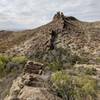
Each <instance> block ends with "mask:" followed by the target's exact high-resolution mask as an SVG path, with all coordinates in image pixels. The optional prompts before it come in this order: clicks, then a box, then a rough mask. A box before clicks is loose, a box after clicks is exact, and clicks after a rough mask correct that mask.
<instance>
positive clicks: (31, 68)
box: [24, 61, 44, 74]
mask: <svg viewBox="0 0 100 100" xmlns="http://www.w3.org/2000/svg"><path fill="white" fill-rule="evenodd" d="M43 69H44V65H43V64H41V63H38V62H33V61H28V62H27V63H26V65H25V68H24V71H25V72H27V73H34V74H42V71H43Z"/></svg>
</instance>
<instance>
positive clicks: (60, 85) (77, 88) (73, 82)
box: [51, 71, 96, 100]
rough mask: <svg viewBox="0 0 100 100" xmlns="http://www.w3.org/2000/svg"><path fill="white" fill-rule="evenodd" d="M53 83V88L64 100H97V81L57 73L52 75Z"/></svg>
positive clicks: (60, 72)
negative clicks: (95, 99)
mask: <svg viewBox="0 0 100 100" xmlns="http://www.w3.org/2000/svg"><path fill="white" fill-rule="evenodd" d="M51 81H52V83H53V88H55V90H56V92H57V94H58V95H59V96H60V97H62V98H63V100H94V98H96V81H95V80H93V79H91V78H90V77H88V76H70V75H68V74H67V73H65V72H62V71H57V72H55V73H54V74H52V76H51ZM91 98H92V99H91Z"/></svg>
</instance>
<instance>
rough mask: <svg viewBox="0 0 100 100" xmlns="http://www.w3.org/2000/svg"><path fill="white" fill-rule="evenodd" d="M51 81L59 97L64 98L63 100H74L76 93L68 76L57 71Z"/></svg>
mask: <svg viewBox="0 0 100 100" xmlns="http://www.w3.org/2000/svg"><path fill="white" fill-rule="evenodd" d="M51 80H52V82H53V86H54V88H55V89H56V92H57V95H58V96H60V97H61V98H63V100H70V98H72V96H73V94H74V91H73V87H72V80H71V77H70V76H69V75H68V74H66V73H64V72H62V71H57V72H56V73H54V74H53V75H52V78H51Z"/></svg>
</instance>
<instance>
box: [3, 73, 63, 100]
mask: <svg viewBox="0 0 100 100" xmlns="http://www.w3.org/2000/svg"><path fill="white" fill-rule="evenodd" d="M4 100H61V99H60V98H59V97H57V96H55V95H53V94H52V93H50V92H49V91H48V86H47V85H46V83H45V81H44V80H43V79H42V78H41V77H40V75H36V74H28V73H26V74H22V75H21V76H20V77H18V78H17V79H16V80H14V82H13V85H12V87H11V89H10V94H9V95H8V96H7V97H6V98H5V99H4Z"/></svg>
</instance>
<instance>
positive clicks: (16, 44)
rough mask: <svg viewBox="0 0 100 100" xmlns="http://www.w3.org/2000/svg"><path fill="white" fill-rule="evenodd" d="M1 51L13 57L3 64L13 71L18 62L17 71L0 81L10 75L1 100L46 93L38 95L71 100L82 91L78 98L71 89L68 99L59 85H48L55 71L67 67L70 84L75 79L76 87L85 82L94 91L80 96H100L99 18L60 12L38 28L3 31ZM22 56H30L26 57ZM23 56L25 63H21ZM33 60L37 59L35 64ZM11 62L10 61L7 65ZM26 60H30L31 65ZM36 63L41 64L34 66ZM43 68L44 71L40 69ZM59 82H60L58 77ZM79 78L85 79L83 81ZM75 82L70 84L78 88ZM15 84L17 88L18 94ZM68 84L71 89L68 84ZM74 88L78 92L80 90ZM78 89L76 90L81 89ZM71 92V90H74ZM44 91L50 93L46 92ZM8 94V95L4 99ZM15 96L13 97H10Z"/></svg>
mask: <svg viewBox="0 0 100 100" xmlns="http://www.w3.org/2000/svg"><path fill="white" fill-rule="evenodd" d="M0 54H1V55H4V56H5V55H6V56H8V57H11V58H10V60H9V61H8V60H7V62H6V64H5V67H4V68H5V69H6V70H8V69H10V71H11V72H12V69H14V68H15V66H17V67H16V68H15V69H14V73H15V72H17V73H16V75H15V74H14V73H10V75H11V77H10V75H9V74H7V76H6V77H4V78H3V80H2V79H1V81H0V84H3V83H7V82H8V80H7V81H6V78H7V77H8V79H10V80H11V82H9V84H8V85H7V86H6V87H9V89H8V90H7V91H8V92H9V93H5V92H4V91H6V89H5V87H2V86H1V87H0V89H1V91H0V93H1V95H0V97H1V99H0V100H27V99H28V97H29V96H32V95H34V96H36V98H37V97H38V95H37V94H40V95H41V97H43V98H42V99H41V98H40V97H39V99H38V100H67V99H68V98H69V99H68V100H78V99H79V98H80V96H79V95H81V94H79V95H77V96H79V97H77V98H76V97H74V96H73V95H72V97H71V94H70V93H69V92H68V94H66V95H67V96H69V95H70V96H69V97H68V98H67V99H66V96H65V95H64V96H62V94H60V93H58V94H57V91H58V90H59V89H58V90H56V89H55V90H54V91H52V89H51V88H50V87H51V86H50V87H49V86H48V84H49V82H50V84H52V82H51V80H52V79H50V77H51V76H52V75H53V74H55V73H56V71H64V73H67V74H68V77H71V78H70V79H71V80H69V79H68V80H67V81H68V82H70V84H71V83H73V82H75V83H74V85H75V86H76V89H79V88H80V87H81V86H84V87H82V89H83V88H85V89H87V90H84V91H89V92H88V93H90V92H91V91H92V92H91V94H92V93H93V96H94V97H92V96H91V94H89V95H87V94H82V95H85V96H86V97H85V98H83V97H84V96H83V97H82V98H81V99H80V100H99V96H100V95H99V93H100V90H99V88H100V22H83V21H80V20H78V19H77V18H75V17H73V16H65V15H64V14H63V13H60V12H57V14H55V15H54V17H53V19H52V21H51V22H49V23H48V24H46V25H43V26H41V27H38V28H36V29H32V30H25V31H19V32H14V31H0ZM16 56H17V57H19V59H20V60H19V59H18V58H16ZM14 57H15V58H14ZM23 57H27V60H26V59H25V58H23ZM0 59H1V58H0ZM16 59H17V60H16ZM22 59H23V60H24V63H22V61H23V60H22ZM3 61H4V60H3ZM16 61H17V63H16ZM28 61H31V62H28ZM33 61H36V62H38V63H35V64H34V63H33ZM9 62H10V65H9V66H8V64H9ZM19 62H20V63H19ZM12 63H13V64H12ZM27 63H28V64H29V65H28V66H27ZM41 63H42V64H43V65H42V64H41ZM16 64H17V65H16ZM1 65H2V64H1ZM11 65H12V67H11ZM35 66H38V67H39V68H38V67H36V68H35ZM41 66H42V68H41ZM48 67H49V68H48ZM7 68H8V69H7ZM23 69H24V71H23ZM3 70H4V69H3ZM16 70H17V71H16ZM41 71H42V72H43V73H41ZM18 73H19V74H18ZM40 73H41V74H40ZM13 74H14V75H13ZM20 74H21V75H20ZM57 74H58V75H57V76H59V74H60V75H62V72H58V73H57ZM63 75H64V74H63ZM65 75H66V74H65ZM84 75H85V76H84ZM86 76H88V77H89V78H88V77H86ZM59 77H60V76H59ZM62 77H63V76H62ZM68 77H67V78H68ZM77 78H79V79H77ZM82 78H83V80H82ZM85 78H86V79H87V80H86V79H85ZM91 78H92V79H93V81H92V79H91ZM54 79H55V78H54ZM58 79H59V78H58ZM64 79H66V76H64ZM13 80H14V82H13ZM73 80H74V81H73ZM94 80H95V81H96V83H97V84H96V87H97V88H98V89H97V93H95V89H94V87H95V85H94V83H95V82H94ZM26 81H27V82H26ZM48 81H49V82H48ZM63 81H64V80H63ZM25 82H26V83H25ZM34 82H35V84H34ZM53 82H54V83H55V80H53ZM57 82H59V80H58V81H57ZM77 82H79V83H80V82H82V84H81V83H80V84H79V83H77ZM88 82H89V83H88ZM44 83H46V85H44ZM86 83H88V84H86ZM55 84H56V83H55ZM18 85H20V86H21V87H20V86H18ZM56 85H57V84H56ZM74 85H73V84H71V87H72V86H73V88H74V89H75V86H74ZM77 85H80V87H77ZM88 85H89V86H90V87H89V86H88ZM92 85H93V87H92ZM10 87H11V89H10ZM58 87H59V86H58ZM14 88H15V89H17V94H16V93H15V92H16V90H14ZM67 88H68V89H69V90H70V88H69V87H67ZM3 89H4V91H3ZM7 91H6V92H7ZM27 91H29V92H28V93H29V94H27V93H26V92H27ZM41 91H44V92H41ZM55 91H56V92H55ZM73 91H75V93H76V91H77V90H73ZM79 91H80V90H79ZM79 91H77V92H78V93H79ZM82 91H83V90H82ZM70 92H71V93H72V91H70ZM13 93H14V95H13ZM32 93H33V94H32ZM43 93H44V94H45V93H47V95H44V94H43ZM62 93H63V91H62ZM35 94H36V95H35ZM72 94H74V93H72ZM76 94H77V93H76ZM95 94H97V96H95ZM5 96H6V98H5V99H4V97H5ZM14 96H15V98H16V99H15V98H14ZM46 96H47V97H48V99H47V98H46ZM75 96H76V95H75ZM12 97H13V98H14V99H9V98H12ZM25 97H26V98H25ZM50 97H52V99H50ZM95 97H97V98H95ZM55 98H56V99H55ZM29 100H31V99H29ZM32 100H33V99H32ZM36 100H37V99H36Z"/></svg>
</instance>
